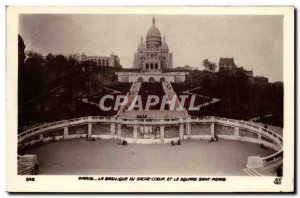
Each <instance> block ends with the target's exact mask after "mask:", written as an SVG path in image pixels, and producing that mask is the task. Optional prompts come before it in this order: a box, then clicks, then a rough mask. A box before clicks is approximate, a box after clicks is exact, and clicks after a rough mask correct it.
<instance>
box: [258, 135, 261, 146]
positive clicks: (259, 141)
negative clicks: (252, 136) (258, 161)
mask: <svg viewBox="0 0 300 198" xmlns="http://www.w3.org/2000/svg"><path fill="white" fill-rule="evenodd" d="M258 143H259V144H261V134H258Z"/></svg>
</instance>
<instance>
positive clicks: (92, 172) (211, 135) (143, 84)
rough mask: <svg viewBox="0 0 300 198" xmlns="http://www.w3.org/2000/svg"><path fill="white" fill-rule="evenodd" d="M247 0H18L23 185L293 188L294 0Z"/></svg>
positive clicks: (15, 165)
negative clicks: (39, 4)
mask: <svg viewBox="0 0 300 198" xmlns="http://www.w3.org/2000/svg"><path fill="white" fill-rule="evenodd" d="M249 8H250V7H248V8H247V7H246V8H244V9H243V8H235V9H232V13H231V12H230V8H219V9H220V12H217V11H215V12H213V11H212V13H211V14H210V13H209V12H207V11H208V10H209V9H207V10H206V9H205V7H204V8H191V9H190V11H188V10H189V9H183V7H182V8H180V7H177V8H173V9H172V8H169V9H167V8H161V9H159V10H156V11H154V10H155V8H152V9H151V8H146V7H144V8H138V7H137V8H130V7H127V8H123V9H124V10H125V11H124V12H122V11H121V12H119V13H117V12H118V11H119V10H118V9H116V8H109V7H107V8H103V7H102V8H100V7H98V8H97V7H94V8H85V9H84V8H82V12H79V11H78V10H80V9H78V8H69V9H68V8H64V9H60V8H58V9H55V8H49V7H48V8H45V7H44V8H41V9H38V8H37V9H36V12H35V9H29V8H23V9H18V8H17V7H9V8H8V10H7V11H8V16H7V22H8V26H7V30H8V31H10V30H12V29H13V34H9V35H8V37H7V41H8V42H9V43H11V44H12V46H13V47H14V48H13V50H9V48H10V47H9V46H8V50H9V53H8V59H10V58H12V59H14V60H12V62H13V63H14V64H11V65H10V64H9V63H10V61H8V62H7V66H6V67H7V76H8V77H7V83H8V84H11V83H14V84H13V85H12V87H13V88H14V89H15V90H14V91H13V93H9V94H10V97H11V98H14V99H12V100H9V99H8V100H7V106H8V107H7V110H8V111H10V109H11V110H12V111H10V112H9V114H10V115H9V116H8V119H10V118H12V117H13V119H11V121H12V122H15V124H13V125H11V126H9V128H10V131H7V133H9V138H8V139H9V141H11V142H12V144H10V145H9V146H7V147H9V149H10V150H8V153H9V154H8V155H9V157H8V160H9V159H12V160H9V161H8V162H7V163H9V164H11V165H12V167H10V168H11V169H10V174H11V175H13V177H14V178H18V179H20V180H21V181H22V182H21V183H19V182H18V183H16V185H17V184H18V185H19V184H22V185H24V186H26V185H28V181H31V180H32V183H34V182H35V184H38V183H39V182H41V180H42V178H45V176H51V177H49V178H62V179H63V178H69V177H70V178H73V182H77V184H78V185H80V186H84V185H87V186H88V185H90V183H92V182H88V181H96V182H93V185H96V186H97V185H99V186H100V183H105V182H106V181H107V184H109V183H110V182H115V183H116V182H119V183H120V182H122V181H123V180H124V182H123V183H125V182H127V183H130V181H131V184H129V185H137V184H136V183H134V182H144V183H145V185H148V184H149V185H150V183H152V182H157V183H156V184H155V185H163V184H164V183H167V184H166V185H172V182H173V183H176V182H177V183H176V184H174V187H175V186H176V185H180V184H182V183H180V182H183V183H184V185H186V184H188V183H189V182H191V185H193V186H194V185H195V186H197V187H195V188H193V187H192V186H190V189H189V188H187V187H186V189H185V190H186V191H193V189H194V190H195V191H203V190H199V188H200V187H199V185H204V183H205V182H206V183H205V185H212V186H214V185H220V184H221V183H222V182H223V183H225V184H226V185H229V183H230V182H233V180H231V179H230V178H233V179H234V181H235V182H237V183H239V181H240V183H243V182H244V181H245V182H246V181H248V182H249V181H252V182H251V183H253V182H254V181H256V184H255V185H254V184H253V185H254V187H253V188H250V187H249V189H248V190H249V191H254V192H256V191H261V192H262V191H266V192H269V191H270V192H273V191H274V192H279V191H292V190H293V180H294V178H293V177H294V171H293V170H294V164H293V163H294V159H293V158H294V156H293V153H294V120H293V118H294V108H293V105H294V89H293V86H294V80H293V76H294V65H293V64H294V62H293V53H294V47H293V46H292V44H293V42H294V40H293V27H294V26H293V18H294V10H293V9H294V8H293V7H281V8H280V7H277V8H260V9H258V11H254V8H253V9H249ZM239 9H240V10H239ZM120 10H122V9H120ZM186 10H187V12H186ZM164 11H165V12H164ZM181 11H182V12H181ZM222 12H224V14H220V13H222ZM216 13H218V14H216ZM225 13H226V14H225ZM243 13H245V14H243ZM247 13H248V14H247ZM256 13H258V14H256ZM264 13H265V14H264ZM285 36H286V37H288V38H289V39H285ZM10 39H11V40H10ZM290 39H291V40H290ZM289 41H291V42H289ZM288 42H289V43H288ZM287 44H290V45H291V46H288V45H287ZM286 46H288V47H286ZM287 48H288V49H287ZM287 54H288V55H287ZM9 68H14V69H13V70H11V69H9ZM14 72H16V73H14ZM9 74H11V75H9ZM8 86H9V85H8ZM7 90H9V89H7ZM14 93H15V94H14ZM13 109H14V110H13ZM287 112H288V114H287ZM291 117H293V118H292V119H291ZM10 124H12V123H10ZM11 175H8V177H12V176H11ZM39 178H40V179H39ZM46 178H47V177H46ZM70 178H69V179H70ZM237 178H238V179H237ZM260 179H266V182H265V185H270V186H271V187H270V188H267V187H266V188H259V185H260V184H259V183H257V181H262V182H261V185H262V186H264V181H265V180H260ZM71 180H72V179H71ZM81 180H82V181H81ZM26 181H27V182H26ZM49 181H53V182H55V180H49ZM23 182H25V183H23ZM81 182H82V183H81ZM147 182H148V183H147ZM168 182H170V183H169V184H168ZM201 182H202V183H201ZM285 182H286V183H285ZM9 183H10V182H9ZM12 183H14V181H12ZM58 183H60V182H58ZM65 183H67V181H66V182H65ZM123 183H122V184H123ZM223 183H222V184H223ZM22 185H21V186H22ZM53 185H54V184H53ZM66 185H67V184H66ZM68 185H69V184H68ZM112 185H113V184H112ZM124 185H125V184H124ZM241 185H242V184H241ZM245 185H246V184H245ZM248 185H249V184H248ZM11 186H13V185H11ZM21 186H18V187H17V186H15V187H11V188H10V189H19V190H17V191H20V190H21V188H22V187H21ZM234 186H235V185H232V186H231V188H229V190H231V191H239V192H240V191H243V188H238V187H234ZM246 186H247V185H246ZM255 186H256V187H255ZM75 188H76V186H73V187H70V188H68V189H74V191H77V190H76V189H75ZM170 188H171V187H170ZM25 189H27V187H26V188H25ZM28 189H31V190H32V189H34V190H33V191H40V190H39V189H38V188H37V187H33V186H28ZM41 189H44V187H43V188H41ZM46 189H50V188H46ZM53 189H57V190H58V191H61V190H59V189H61V188H53ZM179 189H180V188H179ZM179 189H178V190H179ZM208 189H209V188H208ZM181 190H182V189H181ZM185 190H184V189H183V191H185ZM244 190H245V189H244ZM248 190H246V191H248ZM13 191H14V190H13ZM21 191H22V190H21ZM25 191H27V190H25ZM42 191H43V190H42ZM50 191H52V190H50ZM70 191H72V190H70ZM83 191H89V190H86V189H85V190H83ZM96 191H106V190H105V189H98V190H96ZM107 191H110V190H107ZM115 191H116V192H117V191H131V192H138V191H142V187H141V189H139V188H138V187H137V186H135V187H134V188H133V187H132V188H128V189H127V190H124V189H122V188H120V189H119V190H118V188H116V190H115ZM143 191H145V189H144V190H143ZM146 191H161V190H159V188H157V189H156V188H152V189H151V190H147V189H146ZM162 191H168V190H167V189H165V190H162ZM174 191H176V190H174ZM216 191H220V192H222V191H224V189H223V190H222V189H220V190H218V189H217V188H216ZM225 191H226V190H225Z"/></svg>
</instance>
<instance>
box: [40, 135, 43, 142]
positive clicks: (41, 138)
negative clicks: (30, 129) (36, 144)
mask: <svg viewBox="0 0 300 198" xmlns="http://www.w3.org/2000/svg"><path fill="white" fill-rule="evenodd" d="M39 140H40V142H42V141H43V140H44V136H43V134H40V139H39Z"/></svg>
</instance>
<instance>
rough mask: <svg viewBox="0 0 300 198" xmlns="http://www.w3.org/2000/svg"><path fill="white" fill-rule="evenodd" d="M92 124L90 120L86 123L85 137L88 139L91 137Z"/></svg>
mask: <svg viewBox="0 0 300 198" xmlns="http://www.w3.org/2000/svg"><path fill="white" fill-rule="evenodd" d="M92 130H93V125H92V123H91V122H89V123H88V134H87V137H88V138H89V139H90V138H91V137H92Z"/></svg>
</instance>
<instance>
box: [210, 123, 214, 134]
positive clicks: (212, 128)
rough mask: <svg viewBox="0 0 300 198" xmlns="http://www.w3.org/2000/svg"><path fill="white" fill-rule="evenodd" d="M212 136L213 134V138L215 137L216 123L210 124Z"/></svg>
mask: <svg viewBox="0 0 300 198" xmlns="http://www.w3.org/2000/svg"><path fill="white" fill-rule="evenodd" d="M210 134H211V137H215V123H214V122H212V123H210Z"/></svg>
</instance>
